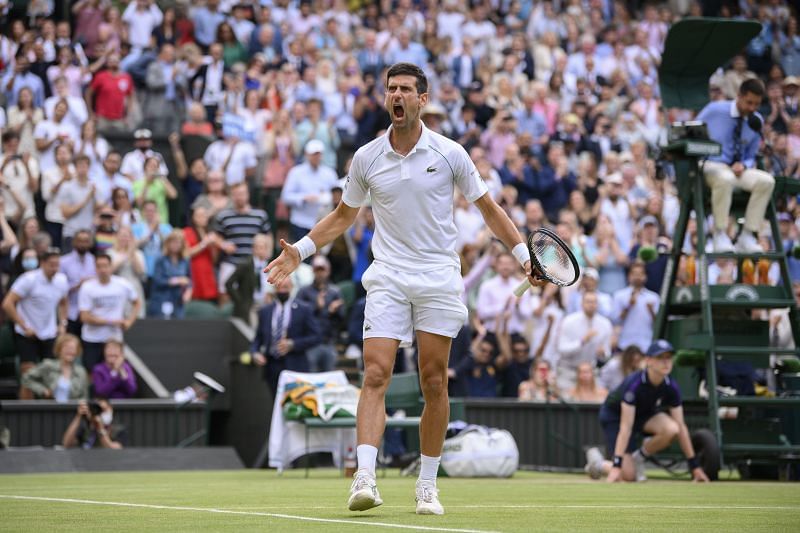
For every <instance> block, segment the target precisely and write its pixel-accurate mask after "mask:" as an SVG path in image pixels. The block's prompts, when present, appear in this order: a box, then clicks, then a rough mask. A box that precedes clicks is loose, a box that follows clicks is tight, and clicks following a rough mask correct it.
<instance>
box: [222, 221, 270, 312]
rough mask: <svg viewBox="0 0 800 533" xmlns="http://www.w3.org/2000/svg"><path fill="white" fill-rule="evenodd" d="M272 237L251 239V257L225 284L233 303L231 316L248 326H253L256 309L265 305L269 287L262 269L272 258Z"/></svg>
mask: <svg viewBox="0 0 800 533" xmlns="http://www.w3.org/2000/svg"><path fill="white" fill-rule="evenodd" d="M272 247H273V242H272V237H271V236H270V235H265V234H260V233H259V234H257V235H255V236H254V237H253V256H252V259H251V260H247V259H246V260H244V261H242V262H241V263H239V265H238V266H237V267H236V270H235V271H234V272H233V274H231V276H230V277H229V278H228V281H227V282H226V283H225V288H226V289H227V294H228V295H229V296H230V299H231V301H232V302H233V316H235V317H238V318H240V319H242V320H244V321H245V322H247V323H248V324H255V323H256V319H257V316H258V315H257V313H258V309H260V308H261V306H262V305H263V304H264V303H265V296H266V294H267V291H268V288H269V285H268V283H267V278H266V275H265V274H264V268H266V266H267V264H268V263H269V260H270V259H271V258H272Z"/></svg>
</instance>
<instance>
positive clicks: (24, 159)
mask: <svg viewBox="0 0 800 533" xmlns="http://www.w3.org/2000/svg"><path fill="white" fill-rule="evenodd" d="M19 146H20V142H19V136H18V135H16V134H14V133H7V134H5V135H4V136H3V155H2V157H0V176H2V188H0V192H1V193H2V196H3V200H5V216H6V218H7V219H8V220H9V221H10V222H11V223H12V224H14V225H16V224H18V223H19V222H20V221H21V220H22V219H23V218H27V217H31V216H33V215H34V203H33V195H34V193H35V192H36V191H37V190H38V189H39V183H38V176H39V164H38V162H37V161H36V158H35V157H34V156H33V155H31V154H30V153H28V152H20V149H19Z"/></svg>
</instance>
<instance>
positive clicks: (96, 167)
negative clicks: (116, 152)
mask: <svg viewBox="0 0 800 533" xmlns="http://www.w3.org/2000/svg"><path fill="white" fill-rule="evenodd" d="M80 132H81V133H80V139H78V141H77V142H76V144H75V153H76V154H86V155H87V156H88V157H89V161H90V162H91V165H90V170H89V171H90V174H91V175H92V176H95V175H97V174H99V173H100V172H102V171H103V163H104V161H105V159H106V157H107V156H108V153H109V150H110V149H111V147H110V145H109V144H108V141H106V140H105V139H104V138H103V137H100V136H98V135H97V124H96V123H95V121H94V120H87V121H86V122H84V123H83V125H82V126H81V128H80ZM104 198H105V200H104V202H103V203H109V202H110V201H111V189H108V190H107V193H106V194H105V195H104Z"/></svg>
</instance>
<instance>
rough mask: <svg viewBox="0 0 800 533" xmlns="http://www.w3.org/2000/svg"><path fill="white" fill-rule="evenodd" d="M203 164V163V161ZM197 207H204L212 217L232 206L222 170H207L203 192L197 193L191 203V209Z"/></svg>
mask: <svg viewBox="0 0 800 533" xmlns="http://www.w3.org/2000/svg"><path fill="white" fill-rule="evenodd" d="M200 161H202V160H200ZM203 164H204V165H205V162H204V163H203ZM198 207H202V208H203V209H205V210H206V211H207V212H208V216H209V217H211V218H212V219H213V218H214V217H215V216H217V214H218V213H220V212H221V211H223V210H225V209H232V208H233V201H232V200H231V197H230V195H229V194H228V186H227V185H226V184H225V175H224V174H223V173H222V171H220V170H212V171H209V172H208V177H207V178H206V183H205V187H204V189H203V194H201V195H199V196H198V197H197V198H196V199H195V201H194V202H193V203H192V209H197V208H198Z"/></svg>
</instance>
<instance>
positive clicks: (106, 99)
mask: <svg viewBox="0 0 800 533" xmlns="http://www.w3.org/2000/svg"><path fill="white" fill-rule="evenodd" d="M91 88H92V91H94V111H95V113H97V116H99V117H103V118H105V119H108V120H122V119H124V118H125V97H126V96H128V95H129V94H131V93H132V92H133V79H131V76H130V74H128V73H127V72H120V73H118V74H117V75H116V76H115V75H114V74H112V73H111V72H109V71H107V70H103V71H102V72H98V73H97V75H96V76H95V77H94V79H93V80H92V84H91Z"/></svg>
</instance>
